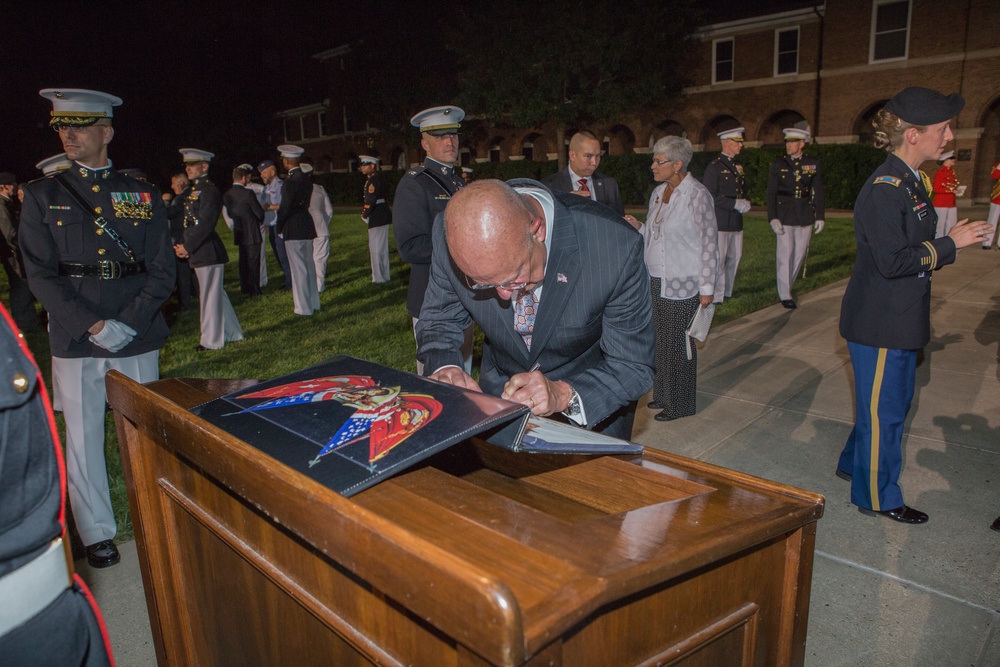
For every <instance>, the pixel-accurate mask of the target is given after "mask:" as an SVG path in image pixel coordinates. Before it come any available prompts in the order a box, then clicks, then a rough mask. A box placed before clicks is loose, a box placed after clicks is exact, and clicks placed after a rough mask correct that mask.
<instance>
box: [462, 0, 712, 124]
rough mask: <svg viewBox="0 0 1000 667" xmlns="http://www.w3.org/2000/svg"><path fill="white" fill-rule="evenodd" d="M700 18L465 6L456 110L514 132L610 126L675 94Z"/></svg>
mask: <svg viewBox="0 0 1000 667" xmlns="http://www.w3.org/2000/svg"><path fill="white" fill-rule="evenodd" d="M699 18H700V16H699V11H698V9H697V6H696V3H695V2H693V1H692V0H675V1H673V2H663V3H648V2H642V1H640V0H621V1H620V2H606V1H602V0H595V1H594V2H589V3H579V2H570V1H568V0H551V1H547V2H542V3H538V2H525V1H524V0H506V1H502V2H496V1H489V2H476V3H469V5H467V6H466V7H464V8H463V9H462V10H461V11H460V12H459V15H458V19H457V30H456V31H455V34H457V35H461V36H462V38H463V39H465V40H468V41H469V42H471V43H472V44H474V45H475V46H474V47H472V48H465V47H463V48H461V49H457V48H455V47H454V46H453V47H452V48H453V49H454V50H455V51H456V52H457V53H458V57H459V61H460V63H461V65H462V70H461V71H460V73H459V88H460V95H459V103H460V104H462V105H464V108H465V109H466V110H467V111H469V112H470V113H474V114H484V115H487V116H489V117H490V118H491V119H492V120H501V119H503V120H506V121H508V122H511V123H513V124H514V125H516V126H518V127H534V126H538V125H541V124H543V123H545V122H547V121H549V120H555V121H556V122H557V123H560V124H568V123H576V122H587V121H605V120H610V119H613V118H615V117H618V116H620V115H621V114H623V113H625V112H628V111H630V110H634V109H636V108H638V107H643V106H647V105H651V104H655V103H657V102H660V101H662V100H663V99H665V98H667V97H668V96H670V95H673V94H676V93H677V92H678V91H679V90H680V87H681V85H682V84H683V82H684V80H683V72H682V71H681V69H680V63H681V60H682V56H683V54H684V52H685V50H686V49H687V46H688V40H689V39H690V35H691V34H692V33H693V31H694V30H695V28H696V27H697V25H698V20H699Z"/></svg>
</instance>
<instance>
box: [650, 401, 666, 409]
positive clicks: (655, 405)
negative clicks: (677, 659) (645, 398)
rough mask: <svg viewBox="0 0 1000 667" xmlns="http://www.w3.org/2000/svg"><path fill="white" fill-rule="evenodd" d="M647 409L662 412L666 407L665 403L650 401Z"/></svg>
mask: <svg viewBox="0 0 1000 667" xmlns="http://www.w3.org/2000/svg"><path fill="white" fill-rule="evenodd" d="M646 407H647V408H652V409H653V410H662V409H663V408H664V407H666V406H664V405H663V403H660V402H659V401H650V402H649V403H646Z"/></svg>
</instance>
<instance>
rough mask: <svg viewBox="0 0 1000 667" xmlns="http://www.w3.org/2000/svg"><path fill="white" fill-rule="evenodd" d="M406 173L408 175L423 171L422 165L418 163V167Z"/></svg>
mask: <svg viewBox="0 0 1000 667" xmlns="http://www.w3.org/2000/svg"><path fill="white" fill-rule="evenodd" d="M406 173H407V174H409V175H410V176H416V175H417V174H422V173H424V165H420V166H419V167H414V168H413V169H411V170H409V171H408V172H406Z"/></svg>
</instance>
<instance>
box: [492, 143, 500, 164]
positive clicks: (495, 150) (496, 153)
mask: <svg viewBox="0 0 1000 667" xmlns="http://www.w3.org/2000/svg"><path fill="white" fill-rule="evenodd" d="M499 161H500V146H498V145H496V144H494V145H492V146H490V162H499Z"/></svg>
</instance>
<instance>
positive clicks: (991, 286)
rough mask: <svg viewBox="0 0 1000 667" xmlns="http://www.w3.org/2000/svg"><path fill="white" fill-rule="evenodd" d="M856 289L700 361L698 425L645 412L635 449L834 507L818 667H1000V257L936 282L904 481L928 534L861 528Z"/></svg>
mask: <svg viewBox="0 0 1000 667" xmlns="http://www.w3.org/2000/svg"><path fill="white" fill-rule="evenodd" d="M846 285H847V283H846V281H842V282H839V283H836V284H834V285H831V286H828V287H826V288H823V289H820V290H816V291H814V292H810V293H809V294H806V295H804V296H803V297H802V298H801V299H799V300H798V301H799V308H798V309H797V310H794V311H788V310H785V309H784V308H782V307H781V306H780V305H775V306H773V307H770V308H767V309H765V310H762V311H758V312H756V313H753V314H751V315H749V316H747V317H744V318H741V319H740V320H736V321H733V322H730V323H727V324H726V325H723V326H720V327H718V328H717V329H714V330H713V331H712V333H711V335H710V336H709V338H708V340H707V341H706V345H705V346H704V348H703V349H702V350H701V351H700V352H699V358H698V365H699V367H698V390H699V391H698V414H696V415H695V416H693V417H688V418H686V419H681V420H677V421H675V422H667V423H661V422H657V421H655V420H653V419H652V414H653V411H652V410H649V409H645V408H640V415H639V417H640V418H639V419H637V421H636V431H635V434H634V439H635V440H636V442H639V443H642V444H643V445H646V446H648V447H656V448H658V449H663V450H666V451H670V452H675V453H678V454H683V455H685V456H690V457H692V458H696V459H700V460H704V461H708V462H711V463H714V464H717V465H720V466H724V467H726V468H733V469H736V470H740V471H743V472H747V473H750V474H752V475H757V476H759V477H764V478H767V479H772V480H777V481H779V482H784V483H786V484H791V485H793V486H798V487H801V488H804V489H809V490H812V491H816V492H819V493H822V494H823V495H824V496H825V497H826V512H825V515H824V517H823V519H822V520H820V522H819V528H818V531H817V541H816V559H815V566H814V575H813V587H812V603H811V606H810V616H809V635H808V643H807V651H806V655H807V659H806V664H807V665H812V666H816V667H819V666H823V667H827V666H833V665H843V666H845V667H847V666H850V667H857V666H859V665H894V666H902V665H919V666H924V665H926V666H927V667H940V666H942V665H963V666H965V665H975V666H976V667H995V666H996V665H1000V612H998V609H1000V533H996V532H994V531H992V530H990V529H989V526H990V523H992V521H993V520H994V519H995V518H996V517H997V516H998V515H1000V382H998V379H1000V373H998V363H997V362H998V349H997V344H998V341H1000V253H997V252H994V251H989V252H987V251H983V250H981V249H979V248H978V247H972V248H969V249H967V250H964V251H962V252H961V253H960V254H959V258H958V261H957V262H956V263H955V264H953V265H952V266H950V267H947V268H946V269H944V270H942V271H940V272H938V273H936V274H935V275H934V288H933V299H934V300H933V304H932V316H931V321H932V340H931V343H930V344H929V345H928V346H927V348H926V349H925V350H924V355H923V360H922V362H921V363H920V364H919V365H918V368H917V392H916V395H915V397H914V401H913V406H912V408H911V410H910V414H909V419H908V420H907V434H906V436H905V437H904V441H903V454H904V461H905V463H904V468H903V474H902V478H901V486H902V488H903V493H904V497H905V499H906V503H907V504H908V505H911V506H913V507H916V508H918V509H920V510H922V511H924V512H927V513H928V514H929V515H930V521H929V522H928V523H927V524H925V525H923V526H906V525H903V524H899V523H895V522H893V521H891V520H889V519H885V518H881V517H867V516H863V515H862V514H860V513H859V512H858V511H857V509H856V508H855V507H854V506H853V505H852V504H851V502H850V485H849V484H848V483H847V482H845V481H843V480H841V479H839V478H837V477H836V476H834V470H835V467H836V464H837V458H838V456H839V455H840V451H841V448H842V447H843V445H844V442H845V440H846V439H847V436H848V434H849V433H850V431H851V428H852V426H853V421H854V418H853V415H854V401H853V376H852V372H851V364H850V357H849V355H848V352H847V344H846V342H845V341H844V340H843V339H842V338H841V337H840V336H839V334H838V320H839V314H840V302H841V298H842V296H843V293H844V289H845V287H846ZM736 287H737V288H739V277H737V282H736ZM644 404H645V403H643V405H644Z"/></svg>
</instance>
